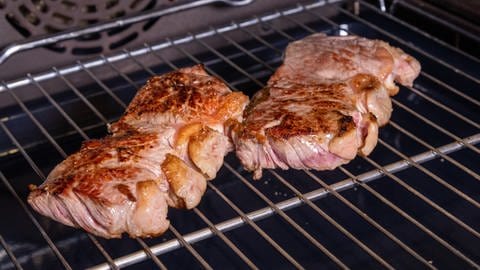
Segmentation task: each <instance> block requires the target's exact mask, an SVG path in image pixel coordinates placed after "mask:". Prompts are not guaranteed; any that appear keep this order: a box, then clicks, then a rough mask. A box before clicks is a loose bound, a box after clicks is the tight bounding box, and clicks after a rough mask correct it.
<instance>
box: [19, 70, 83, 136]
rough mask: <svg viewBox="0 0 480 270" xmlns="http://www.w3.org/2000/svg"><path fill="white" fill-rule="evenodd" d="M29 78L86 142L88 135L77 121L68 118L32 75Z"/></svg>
mask: <svg viewBox="0 0 480 270" xmlns="http://www.w3.org/2000/svg"><path fill="white" fill-rule="evenodd" d="M28 76H29V78H30V80H31V81H32V82H33V83H34V85H35V86H36V87H37V89H39V90H40V92H42V94H43V96H44V97H45V98H47V100H48V101H49V102H50V104H52V105H53V106H54V107H55V109H57V111H58V112H59V113H60V114H61V115H62V116H63V118H64V119H65V120H67V122H68V123H69V124H70V125H71V126H72V127H73V128H74V129H75V130H76V131H77V132H78V134H80V136H82V138H83V139H84V140H87V139H88V136H87V134H85V132H83V130H82V129H81V128H80V127H79V126H78V125H77V124H76V123H75V121H73V119H72V118H70V116H68V114H67V113H66V112H65V111H64V110H63V109H62V107H61V106H60V105H59V104H58V103H57V102H56V101H55V100H54V99H53V98H52V97H51V96H50V95H49V94H48V92H47V91H46V90H45V88H43V86H41V85H40V84H39V83H38V82H37V81H35V79H34V78H33V77H31V75H28Z"/></svg>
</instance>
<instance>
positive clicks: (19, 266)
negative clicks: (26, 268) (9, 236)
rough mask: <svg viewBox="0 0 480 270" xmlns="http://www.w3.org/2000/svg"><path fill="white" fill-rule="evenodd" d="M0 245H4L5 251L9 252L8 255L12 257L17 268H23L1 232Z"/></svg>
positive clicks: (19, 269)
mask: <svg viewBox="0 0 480 270" xmlns="http://www.w3.org/2000/svg"><path fill="white" fill-rule="evenodd" d="M0 245H1V246H2V247H3V249H4V250H5V252H6V253H7V256H8V257H9V258H10V260H11V261H12V263H13V266H15V268H16V269H18V270H21V269H23V268H22V266H21V265H20V263H19V262H18V260H17V258H16V257H15V255H14V254H13V252H12V250H11V249H10V247H9V245H8V243H7V242H6V241H5V239H3V237H2V235H1V234H0Z"/></svg>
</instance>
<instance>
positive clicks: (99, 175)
mask: <svg viewBox="0 0 480 270" xmlns="http://www.w3.org/2000/svg"><path fill="white" fill-rule="evenodd" d="M247 102H248V97H246V96H245V95H243V94H242V93H239V92H231V91H230V89H229V88H228V87H227V86H226V85H225V84H224V83H223V82H222V81H221V80H219V79H217V78H215V77H212V76H209V75H208V74H207V73H206V72H205V70H204V69H203V66H201V65H197V66H194V67H190V68H183V69H180V70H177V71H173V72H170V73H168V74H165V75H162V76H155V77H153V78H151V79H149V80H148V82H147V84H146V85H145V86H143V87H142V88H141V89H140V90H139V91H138V93H137V95H136V96H135V97H134V99H133V100H132V102H131V103H130V104H129V106H128V108H127V110H126V112H125V114H124V115H123V116H122V117H121V118H120V120H119V121H118V122H116V123H114V124H112V125H111V126H110V127H109V130H110V132H111V134H110V135H108V136H107V137H105V138H102V139H97V140H90V141H87V142H84V143H83V144H82V146H81V148H80V150H79V151H78V152H76V153H74V154H72V155H71V156H69V157H67V159H65V160H64V161H63V162H61V163H60V164H59V165H57V166H56V167H55V168H54V169H53V170H52V172H51V173H50V174H49V175H48V177H47V179H46V181H45V182H44V183H43V184H41V185H40V186H39V187H34V186H32V191H31V193H30V195H29V197H28V202H29V203H30V205H31V206H32V207H33V208H34V209H35V210H36V211H38V212H39V213H41V214H43V215H45V216H48V217H50V218H53V219H55V220H57V221H59V222H61V223H63V224H66V225H69V226H74V227H80V228H83V229H84V230H86V231H88V232H90V233H93V234H95V235H98V236H102V237H105V238H113V237H120V236H121V235H122V233H128V234H129V235H130V236H131V237H151V236H155V235H159V234H162V233H163V232H164V231H165V230H166V229H167V228H168V226H169V221H168V219H167V212H168V206H171V207H176V208H187V209H191V208H193V207H195V206H196V205H197V204H198V203H199V202H200V199H201V197H202V195H203V193H204V192H205V189H206V181H207V180H211V179H213V178H215V175H216V173H217V171H218V170H219V169H220V167H221V165H222V163H223V158H224V156H225V155H226V153H228V152H229V151H231V150H232V149H233V145H232V143H231V141H230V139H229V138H228V137H227V136H226V135H225V131H226V130H225V128H224V124H225V123H226V122H227V121H231V120H230V119H235V120H236V121H241V117H242V112H243V110H244V107H245V105H246V104H247Z"/></svg>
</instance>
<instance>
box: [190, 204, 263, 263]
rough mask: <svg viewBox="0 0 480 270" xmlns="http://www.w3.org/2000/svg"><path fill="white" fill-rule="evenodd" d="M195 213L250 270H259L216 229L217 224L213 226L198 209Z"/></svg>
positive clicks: (195, 209)
mask: <svg viewBox="0 0 480 270" xmlns="http://www.w3.org/2000/svg"><path fill="white" fill-rule="evenodd" d="M193 212H195V214H197V216H199V217H200V218H201V219H202V220H203V222H205V223H206V224H207V225H208V227H209V228H210V230H212V232H213V234H214V235H217V236H218V237H220V239H222V241H223V242H225V244H227V246H228V247H229V248H230V249H231V250H233V252H235V254H237V256H238V257H239V258H240V259H242V261H244V262H245V263H246V264H247V265H248V267H250V269H259V268H258V267H257V266H256V265H255V264H254V263H253V262H252V261H251V260H250V259H249V258H248V257H247V256H246V255H245V254H244V253H243V252H242V251H241V250H240V249H239V248H238V247H237V246H236V245H235V244H234V243H233V242H232V241H230V239H228V238H227V237H226V236H225V234H223V232H221V231H220V230H218V229H217V227H215V224H213V223H212V221H210V220H209V219H208V218H207V217H206V216H205V214H203V213H202V211H200V210H198V208H194V209H193Z"/></svg>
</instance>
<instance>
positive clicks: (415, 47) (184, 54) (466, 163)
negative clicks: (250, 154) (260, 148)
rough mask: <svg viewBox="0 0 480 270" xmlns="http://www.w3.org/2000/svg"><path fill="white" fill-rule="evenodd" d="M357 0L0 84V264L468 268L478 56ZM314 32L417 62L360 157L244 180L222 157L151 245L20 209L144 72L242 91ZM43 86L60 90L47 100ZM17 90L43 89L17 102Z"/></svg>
mask: <svg viewBox="0 0 480 270" xmlns="http://www.w3.org/2000/svg"><path fill="white" fill-rule="evenodd" d="M359 4H360V5H359V6H356V7H355V11H351V10H350V9H347V8H346V7H345V6H343V5H338V4H333V5H330V4H328V3H326V2H324V1H317V2H314V3H313V4H310V5H298V6H295V7H292V8H291V9H288V10H283V11H274V12H272V13H270V14H267V15H264V16H254V17H252V18H250V19H248V20H245V21H241V22H232V23H231V24H229V25H227V26H223V27H211V28H210V29H207V31H205V32H201V33H196V34H188V35H186V36H183V37H180V38H176V39H167V40H165V41H164V42H161V43H158V44H147V43H146V44H145V46H144V47H143V48H140V49H136V50H125V51H123V52H122V53H120V54H116V55H113V56H108V57H107V56H100V57H98V58H96V59H93V60H91V61H86V62H79V61H78V62H76V63H75V64H74V65H72V66H68V67H64V68H58V69H57V68H55V67H53V68H51V69H50V70H46V71H45V72H43V73H39V74H34V75H32V74H28V75H27V76H26V77H25V78H19V79H18V80H15V81H10V82H3V83H2V88H1V90H0V91H3V92H8V94H9V95H8V96H9V98H11V99H12V100H14V101H15V104H16V105H14V106H12V107H9V108H5V109H2V110H1V111H0V117H1V121H0V149H1V151H2V152H1V156H0V158H1V160H2V162H1V165H0V179H1V182H2V183H3V185H2V186H1V188H2V189H1V191H2V203H3V206H4V207H2V209H1V210H0V214H1V215H2V216H3V220H5V221H2V223H3V224H2V225H0V256H1V257H0V263H1V264H0V268H5V269H10V268H22V267H25V268H31V267H37V268H44V267H47V266H48V267H49V268H58V267H63V268H66V269H72V268H92V269H108V268H112V269H118V268H124V267H130V268H132V269H145V268H151V267H155V266H156V267H158V268H161V269H166V268H175V269H183V268H185V269H192V268H206V269H212V268H221V269H227V268H252V269H261V268H267V269H289V268H299V269H302V268H319V267H321V268H338V267H340V268H353V267H355V268H368V269H375V268H389V269H392V268H399V267H401V268H432V269H435V268H456V269H459V268H467V267H473V268H479V267H480V266H479V264H480V249H479V247H480V239H479V238H480V233H479V225H480V222H479V221H480V211H479V207H480V203H479V200H480V175H479V173H480V172H479V169H480V167H479V166H478V164H480V155H479V154H480V151H479V149H478V147H477V144H478V143H479V142H480V132H479V130H480V125H479V124H478V123H477V122H478V119H479V116H480V115H479V106H480V102H479V99H478V97H479V91H478V90H479V84H480V74H479V73H478V70H479V69H480V61H479V59H477V58H476V57H475V56H472V55H469V54H467V53H465V52H463V51H461V50H459V49H457V48H455V47H452V46H451V45H449V44H447V43H445V42H443V41H441V40H439V39H436V38H434V37H432V36H430V35H429V34H427V33H426V32H424V31H423V30H420V29H418V28H416V27H415V26H412V25H409V24H407V23H405V22H404V21H402V20H400V19H398V18H396V17H394V16H392V15H390V14H388V13H385V12H382V11H381V10H380V9H377V7H375V6H372V5H370V4H369V3H366V2H363V1H360V2H359ZM325 8H328V9H332V10H334V11H335V12H336V13H337V15H336V16H334V17H326V16H324V15H323V14H324V12H323V11H324V9H325ZM259 29H260V30H259ZM320 31H321V32H325V33H327V34H340V35H347V34H358V35H362V36H366V37H369V38H381V39H383V40H386V41H389V42H390V43H391V44H392V45H394V46H398V47H401V48H402V49H404V50H405V51H406V52H408V53H410V54H412V55H413V56H414V57H416V58H417V59H419V60H420V62H421V63H422V65H423V70H422V73H421V75H420V77H419V78H418V79H417V81H416V83H415V85H414V86H413V87H401V90H400V93H399V95H397V96H396V97H394V98H393V104H394V112H393V116H392V119H391V121H390V123H389V124H388V125H387V126H386V127H384V128H383V129H382V130H381V131H380V138H379V143H378V146H377V148H376V149H375V151H374V152H373V153H372V154H371V155H370V156H369V157H357V158H356V159H355V160H353V161H352V162H351V163H349V164H348V165H345V166H342V167H340V168H338V169H336V170H334V171H322V172H318V171H293V170H289V171H281V170H268V171H266V172H265V176H264V177H263V178H262V179H261V180H260V181H253V180H252V179H251V176H250V174H249V173H248V172H245V171H243V170H242V168H241V166H240V164H239V162H238V161H237V160H236V158H235V157H234V155H233V154H230V155H229V156H227V157H226V160H225V164H224V166H223V168H222V169H221V171H220V172H219V174H218V179H216V180H214V181H211V182H209V183H208V190H207V192H206V194H205V196H204V198H203V199H202V202H201V204H200V205H199V206H198V207H197V208H195V209H193V210H192V211H179V210H174V209H171V210H170V212H169V218H170V220H171V224H172V225H171V226H170V228H169V230H168V231H167V233H166V234H165V235H163V236H162V237H158V238H154V239H144V240H142V239H128V238H124V239H119V240H105V239H101V238H97V237H95V236H93V235H90V234H87V233H85V232H83V231H81V230H77V229H72V228H67V227H64V226H62V225H59V224H57V223H56V222H52V221H50V220H48V219H47V218H44V217H42V216H40V215H37V214H36V213H34V212H32V210H31V208H30V207H29V206H27V204H26V196H27V195H28V190H27V184H29V183H34V184H39V183H41V182H43V181H44V179H45V176H46V175H47V174H48V172H49V171H50V170H51V169H52V168H53V166H55V164H57V163H58V162H60V161H61V160H62V159H64V158H65V157H66V156H67V155H68V154H70V153H72V152H74V151H75V150H76V149H78V147H79V145H80V143H81V141H83V140H87V139H89V138H93V137H102V136H104V135H105V133H106V129H105V126H106V124H108V123H110V122H112V121H115V120H116V119H118V117H119V116H120V115H121V113H122V112H123V111H124V109H125V107H126V105H127V104H128V102H129V100H130V99H131V98H132V97H133V96H134V94H135V92H136V90H137V89H138V88H139V87H140V86H141V85H142V84H143V83H144V82H145V80H146V79H147V78H148V77H149V76H152V75H155V74H161V73H165V72H167V71H169V70H173V69H177V68H179V67H182V66H188V65H193V64H195V63H204V64H205V66H206V69H207V70H208V71H209V72H210V73H211V74H212V75H216V76H219V77H221V78H223V79H224V80H225V81H226V82H227V83H228V84H229V86H230V87H231V88H232V89H237V90H243V91H245V92H246V93H248V94H250V95H251V94H253V93H254V92H255V91H257V90H258V89H260V88H261V87H262V86H263V84H264V83H265V82H266V80H267V79H268V77H269V76H270V74H272V72H273V71H274V70H275V68H276V67H277V66H278V65H279V64H280V63H281V56H282V52H283V50H284V48H285V46H286V45H287V44H288V43H289V42H291V41H293V40H296V39H299V38H302V37H304V36H306V35H308V34H311V33H314V32H320ZM238 40H242V41H241V42H240V41H238ZM218 44H223V45H222V46H218ZM192 52H195V53H192ZM172 55H180V56H181V57H176V58H175V60H170V59H171V58H172V57H171V56H172ZM123 66H129V67H132V66H134V67H135V69H134V70H135V71H133V72H128V73H127V72H124V71H122V70H123V69H122V67H123ZM79 74H82V75H83V77H82V80H81V81H79V80H78V79H77V77H78V76H79ZM105 74H110V75H111V76H110V78H109V79H102V78H104V77H105V76H103V75H105ZM100 75H102V76H100ZM85 77H86V78H87V79H85ZM52 82H56V83H57V85H58V83H61V84H62V85H63V87H64V88H65V91H63V92H61V93H60V94H50V93H49V85H51V83H52ZM21 89H27V90H29V91H39V92H41V93H42V98H41V99H40V100H33V101H31V100H27V101H25V100H24V98H22V97H21V96H20V95H18V94H17V93H19V91H20V90H21ZM5 205H6V206H7V207H5ZM7 223H8V224H7Z"/></svg>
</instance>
